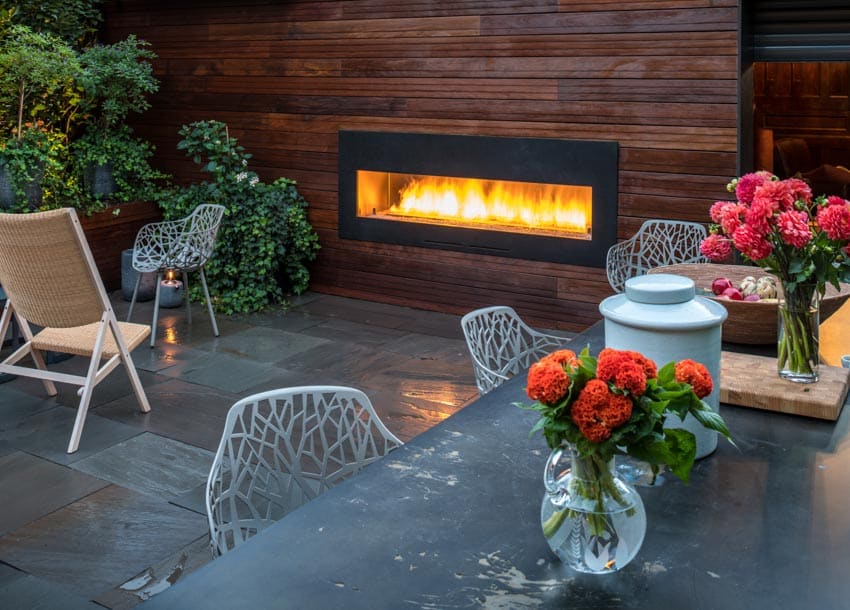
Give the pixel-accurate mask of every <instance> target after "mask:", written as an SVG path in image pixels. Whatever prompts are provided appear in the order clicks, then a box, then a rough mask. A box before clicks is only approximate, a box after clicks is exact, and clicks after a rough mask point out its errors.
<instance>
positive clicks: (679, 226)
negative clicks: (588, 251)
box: [605, 220, 708, 292]
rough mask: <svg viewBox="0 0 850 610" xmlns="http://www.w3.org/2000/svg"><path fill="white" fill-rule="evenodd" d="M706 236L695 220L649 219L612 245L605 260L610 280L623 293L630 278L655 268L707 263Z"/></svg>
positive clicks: (612, 285) (613, 286)
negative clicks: (702, 247) (703, 249)
mask: <svg viewBox="0 0 850 610" xmlns="http://www.w3.org/2000/svg"><path fill="white" fill-rule="evenodd" d="M706 236H707V231H706V230H705V227H704V226H703V225H701V224H699V223H696V222H685V221H679V220H647V221H646V222H644V223H643V224H642V225H641V227H640V229H638V231H637V233H635V234H634V235H633V236H632V237H630V238H629V239H626V240H624V241H621V242H619V243H617V244H614V245H613V246H611V248H609V250H608V255H607V257H606V261H605V268H606V271H607V274H608V283H609V284H610V285H611V288H613V289H614V290H615V291H616V292H622V291H623V290H624V288H625V285H626V280H628V279H629V278H632V277H635V276H638V275H643V274H645V273H646V272H647V271H649V270H650V269H652V268H654V267H661V266H663V265H675V264H679V263H707V262H708V259H707V258H706V257H704V256H703V255H702V254H701V253H700V251H699V246H700V243H701V242H702V240H703V239H705V238H706Z"/></svg>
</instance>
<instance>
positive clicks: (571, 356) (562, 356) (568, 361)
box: [540, 349, 579, 368]
mask: <svg viewBox="0 0 850 610" xmlns="http://www.w3.org/2000/svg"><path fill="white" fill-rule="evenodd" d="M549 361H551V362H556V363H558V364H560V365H561V366H562V367H564V368H566V367H567V366H570V367H575V366H576V365H578V363H579V360H578V358H576V353H575V352H574V351H573V350H571V349H559V350H557V351H555V352H552V353H551V354H548V355H546V356H543V357H542V358H541V359H540V362H549Z"/></svg>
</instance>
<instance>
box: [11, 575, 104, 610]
mask: <svg viewBox="0 0 850 610" xmlns="http://www.w3.org/2000/svg"><path fill="white" fill-rule="evenodd" d="M0 608H3V609H4V610H5V609H6V608H8V610H60V609H61V610H97V609H99V610H103V606H101V605H100V604H96V603H95V602H93V601H90V600H88V599H86V598H85V597H82V596H80V595H77V594H75V593H72V592H71V591H69V590H68V589H67V588H66V587H63V586H60V585H57V584H54V583H52V582H50V581H49V580H45V579H44V578H36V577H35V576H28V575H23V576H22V577H21V578H16V579H15V580H13V581H12V582H10V583H9V584H7V585H5V586H4V585H2V584H0Z"/></svg>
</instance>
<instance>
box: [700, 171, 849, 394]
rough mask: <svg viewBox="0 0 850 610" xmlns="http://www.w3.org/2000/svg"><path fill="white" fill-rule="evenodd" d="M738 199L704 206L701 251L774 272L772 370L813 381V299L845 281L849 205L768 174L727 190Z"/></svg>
mask: <svg viewBox="0 0 850 610" xmlns="http://www.w3.org/2000/svg"><path fill="white" fill-rule="evenodd" d="M726 188H727V190H728V191H729V192H732V193H735V198H736V199H737V201H718V202H716V203H715V204H714V205H713V206H711V212H710V214H711V220H712V222H713V223H715V224H713V225H711V227H710V235H709V236H708V237H707V238H706V239H705V240H704V241H703V242H702V244H701V246H700V251H701V252H702V253H703V254H704V255H705V256H707V257H708V258H709V259H710V260H712V261H722V260H725V259H726V258H727V257H728V256H729V255H730V254H731V253H732V249H733V248H734V249H736V250H737V251H738V252H740V253H741V254H742V255H743V256H744V258H745V259H746V260H748V261H751V262H752V263H754V264H755V265H758V266H759V267H761V268H763V269H766V270H768V271H769V272H771V273H773V274H774V275H775V276H776V277H777V278H779V281H780V282H781V284H782V291H783V295H784V296H783V301H782V302H781V303H780V306H779V316H780V318H779V323H780V325H779V328H780V331H779V341H778V344H777V360H778V365H779V374H780V376H782V377H785V378H787V379H790V380H792V381H802V382H810V381H817V367H818V345H817V344H818V333H817V326H818V316H817V315H816V312H817V306H818V300H819V299H820V297H822V296H823V294H824V292H825V290H826V285H827V284H831V285H832V286H834V287H835V288H836V289H837V290H838V289H840V286H839V282H847V281H850V246H849V245H848V244H850V202H848V201H847V200H846V199H843V198H841V197H837V196H829V197H827V196H825V195H821V196H819V197H813V196H812V190H811V188H810V187H809V185H808V184H807V183H806V182H804V181H803V180H800V179H797V178H788V179H787V180H780V179H779V178H777V177H776V176H774V175H773V174H771V173H770V172H764V171H762V172H756V173H754V174H746V175H744V176H741V177H740V178H737V179H735V180H732V182H730V183H729V185H728V186H727V187H726Z"/></svg>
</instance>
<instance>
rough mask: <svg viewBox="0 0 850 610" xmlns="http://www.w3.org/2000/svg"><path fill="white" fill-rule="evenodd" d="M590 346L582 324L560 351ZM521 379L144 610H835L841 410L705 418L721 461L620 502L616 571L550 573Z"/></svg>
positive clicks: (843, 488) (843, 477) (846, 463)
mask: <svg viewBox="0 0 850 610" xmlns="http://www.w3.org/2000/svg"><path fill="white" fill-rule="evenodd" d="M584 346H589V348H590V351H591V353H593V354H596V353H598V352H599V350H601V349H602V348H603V347H604V328H603V324H602V323H601V322H600V323H597V324H595V325H593V326H591V327H590V328H589V329H588V330H586V331H584V332H582V333H580V334H579V335H577V336H576V337H575V338H574V339H573V340H572V341H571V342H570V343H569V344H568V347H569V348H570V349H573V350H575V351H576V352H578V351H579V350H580V349H581V348H583V347H584ZM530 402H531V401H530V400H529V399H528V397H527V396H526V395H525V376H524V375H518V376H516V377H514V378H513V379H511V380H509V381H507V382H505V383H504V384H503V385H501V386H500V387H498V388H496V389H495V390H493V391H492V392H489V393H487V394H485V395H484V396H481V397H480V398H478V399H477V400H475V401H473V402H472V403H470V404H469V405H467V406H466V407H465V408H463V409H461V410H460V411H458V412H457V413H455V414H454V415H452V416H451V417H449V418H447V419H445V420H444V421H442V422H441V423H440V424H438V425H437V426H435V427H433V428H431V429H430V430H428V431H426V432H424V433H423V434H421V435H419V436H417V437H415V438H414V439H412V440H411V441H410V442H408V443H407V444H405V445H404V446H402V447H400V448H399V449H397V450H395V451H393V452H391V453H390V454H388V455H387V456H385V457H384V458H383V459H382V460H380V461H379V462H376V463H374V464H372V465H370V466H369V467H367V468H365V469H363V470H362V471H361V472H360V473H358V474H356V475H355V476H352V477H351V478H349V479H347V480H345V481H344V482H342V483H340V484H339V485H337V486H335V487H334V488H332V489H331V490H329V491H327V492H326V493H324V494H322V495H321V496H319V497H318V498H316V499H314V500H312V501H311V502H309V503H307V504H305V505H303V506H301V507H300V508H298V509H296V510H294V511H293V512H291V513H289V514H288V515H287V516H285V517H284V518H283V519H281V520H280V521H278V522H276V523H275V524H273V525H272V526H270V527H269V528H267V529H265V530H263V531H262V532H260V533H259V534H258V535H256V536H255V537H253V538H252V539H250V540H249V541H247V542H246V543H244V544H242V545H240V546H238V547H236V548H235V549H233V550H231V551H230V552H228V553H226V554H224V555H223V556H221V557H219V558H217V559H215V560H213V561H211V562H210V563H208V564H206V565H204V566H202V567H201V568H199V569H198V570H196V571H195V572H193V573H190V574H188V575H186V576H185V577H184V578H182V579H181V580H179V581H178V582H176V583H175V584H174V585H173V586H171V587H170V588H168V589H167V590H165V591H163V592H162V593H159V594H158V595H156V596H154V597H152V598H151V599H150V600H148V601H147V602H145V603H144V604H143V607H144V608H145V609H146V610H155V609H157V608H173V609H178V608H179V609H186V608H205V609H208V610H214V609H228V610H231V609H234V608H254V609H263V608H298V609H305V608H308V609H309V608H317V609H333V608H344V609H346V610H353V609H358V608H364V609H367V608H368V609H380V608H400V609H403V608H423V609H429V610H434V609H459V608H490V609H523V608H570V609H594V610H601V609H626V608H629V609H647V610H650V609H651V610H660V609H665V610H666V609H670V610H713V609H717V610H736V609H741V610H759V609H764V610H768V609H769V610H798V609H799V610H804V609H805V610H811V609H821V610H827V609H830V610H832V609H835V610H838V609H846V608H850V435H848V426H849V425H850V410H848V409H846V408H845V409H843V412H842V414H841V415H840V417H839V418H838V420H837V421H825V420H819V419H812V418H807V417H800V416H795V415H787V414H783V413H776V412H768V411H761V410H756V409H749V408H743V407H735V406H730V405H725V404H722V405H721V406H720V413H721V415H722V416H723V418H724V419H725V421H726V423H727V425H728V427H729V429H730V430H731V433H732V437H733V440H734V444H733V443H730V442H727V441H726V440H724V439H721V440H720V443H719V444H718V447H717V449H716V450H715V451H714V452H713V453H711V454H710V455H708V456H707V457H705V458H703V459H700V460H698V461H697V462H696V463H695V465H694V468H693V470H692V472H691V476H690V481H689V483H688V484H685V483H684V482H682V481H680V480H679V479H676V478H674V477H672V476H671V475H670V474H669V473H663V474H662V476H661V477H660V478H659V479H658V481H657V482H656V484H655V485H651V486H649V485H645V486H639V487H637V489H638V492H639V494H640V496H641V498H642V500H643V502H644V506H645V509H646V516H647V530H646V535H645V538H644V541H643V545H642V547H641V548H640V550H639V552H638V554H637V556H636V557H635V558H634V559H633V560H632V561H631V562H630V563H628V564H627V565H625V566H624V567H623V568H621V569H620V570H619V571H615V572H610V573H605V574H597V575H593V574H583V573H578V572H575V571H573V570H571V569H570V568H569V567H567V566H566V565H564V564H562V563H561V562H560V561H559V560H558V559H557V557H556V556H555V555H554V553H553V552H552V551H551V550H550V549H549V547H548V545H547V543H546V540H545V539H544V537H543V534H542V531H541V525H540V511H541V502H542V501H543V498H544V494H545V491H544V487H543V471H544V464H545V462H546V459H547V457H548V455H549V448H548V447H547V446H546V443H545V441H544V439H543V438H542V436H541V435H540V433H539V432H538V433H535V434H531V433H530V431H531V429H532V427H533V426H534V424H535V422H536V420H537V414H536V413H535V412H534V411H528V410H524V409H521V408H519V407H518V406H516V404H517V403H530Z"/></svg>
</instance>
